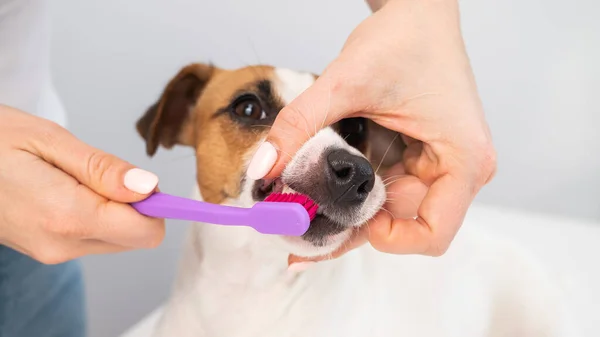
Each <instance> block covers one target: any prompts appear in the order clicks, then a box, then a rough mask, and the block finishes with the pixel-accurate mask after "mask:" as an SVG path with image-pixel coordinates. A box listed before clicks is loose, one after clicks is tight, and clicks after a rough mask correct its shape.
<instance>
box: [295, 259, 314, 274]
mask: <svg viewBox="0 0 600 337" xmlns="http://www.w3.org/2000/svg"><path fill="white" fill-rule="evenodd" d="M315 263H316V262H311V261H307V262H294V263H292V264H290V265H289V266H288V271H290V272H295V273H299V272H302V271H305V270H306V269H308V268H310V267H311V266H312V265H314V264H315Z"/></svg>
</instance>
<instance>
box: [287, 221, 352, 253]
mask: <svg viewBox="0 0 600 337" xmlns="http://www.w3.org/2000/svg"><path fill="white" fill-rule="evenodd" d="M351 235H352V229H350V228H349V229H346V230H344V231H342V232H339V233H337V234H333V235H325V236H323V237H322V238H320V239H319V241H318V242H316V243H315V242H314V241H313V240H309V239H306V238H304V237H291V236H283V237H281V238H282V240H283V241H284V245H285V246H286V250H288V251H289V252H290V254H292V255H296V256H298V257H307V258H311V257H318V256H327V255H329V254H331V253H333V252H335V251H336V250H337V249H338V248H340V247H342V245H344V244H345V243H346V242H347V241H348V240H349V239H350V237H351Z"/></svg>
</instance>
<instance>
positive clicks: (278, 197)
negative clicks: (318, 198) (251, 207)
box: [264, 193, 319, 221]
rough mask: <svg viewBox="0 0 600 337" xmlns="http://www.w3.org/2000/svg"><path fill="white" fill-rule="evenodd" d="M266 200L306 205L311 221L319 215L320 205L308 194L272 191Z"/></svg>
mask: <svg viewBox="0 0 600 337" xmlns="http://www.w3.org/2000/svg"><path fill="white" fill-rule="evenodd" d="M264 201H268V202H295V203H298V204H300V205H302V206H304V208H305V209H306V212H308V216H309V218H310V220H311V221H312V220H314V218H315V217H316V216H317V210H318V209H319V205H317V203H316V202H314V201H313V200H312V199H311V198H309V197H308V196H307V195H304V194H300V193H271V194H269V195H268V196H267V197H266V198H265V200H264Z"/></svg>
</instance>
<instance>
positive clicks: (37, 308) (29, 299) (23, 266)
mask: <svg viewBox="0 0 600 337" xmlns="http://www.w3.org/2000/svg"><path fill="white" fill-rule="evenodd" d="M83 291H84V288H83V279H82V275H81V268H80V265H79V262H77V261H72V262H67V263H63V264H59V265H51V266H49V265H44V264H41V263H39V262H36V261H35V260H33V259H31V258H29V257H27V256H25V255H23V254H20V253H18V252H16V251H14V250H12V249H10V248H8V247H6V246H2V245H0V337H84V336H85V335H86V322H85V318H86V312H85V303H84V292H83Z"/></svg>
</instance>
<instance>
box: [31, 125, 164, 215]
mask: <svg viewBox="0 0 600 337" xmlns="http://www.w3.org/2000/svg"><path fill="white" fill-rule="evenodd" d="M50 129H51V130H50V131H49V132H46V133H45V134H46V137H45V139H43V141H41V140H38V139H37V137H33V138H34V139H35V141H34V142H32V145H33V146H34V147H35V149H34V152H35V153H34V154H35V155H37V156H39V157H41V158H42V159H44V160H45V161H46V162H48V163H50V164H52V165H54V166H56V167H57V168H59V169H61V170H62V171H64V172H66V173H67V174H69V175H71V176H73V177H74V178H75V179H77V181H79V182H80V183H81V184H83V185H85V186H87V187H88V188H90V189H91V190H92V191H94V192H96V193H97V194H99V195H101V196H103V197H105V198H107V199H110V200H113V201H117V202H122V203H131V202H135V201H140V200H142V199H145V198H146V197H147V195H148V194H150V193H152V192H153V191H154V190H155V189H156V187H157V185H158V177H157V176H156V175H155V174H153V173H151V172H148V171H145V170H142V169H139V168H136V167H135V166H134V165H132V164H130V163H128V162H126V161H124V160H121V159H119V158H117V157H116V156H113V155H111V154H108V153H105V152H103V151H101V150H98V149H96V148H94V147H92V146H89V145H87V144H85V143H83V142H82V141H80V140H79V139H77V138H76V137H75V136H73V135H72V134H71V133H69V132H68V131H67V130H65V129H63V128H62V127H60V126H53V127H50Z"/></svg>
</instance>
